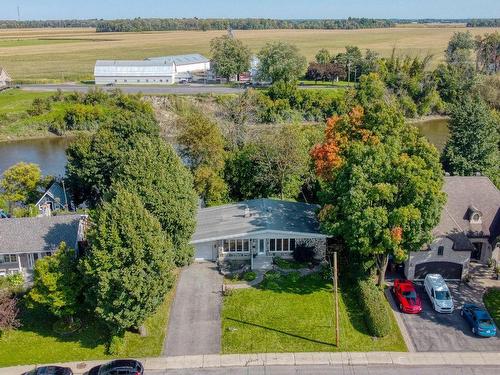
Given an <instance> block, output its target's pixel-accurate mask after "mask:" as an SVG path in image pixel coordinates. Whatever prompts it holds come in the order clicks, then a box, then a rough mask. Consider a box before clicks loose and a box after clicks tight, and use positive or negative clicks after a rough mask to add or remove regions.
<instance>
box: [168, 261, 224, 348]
mask: <svg viewBox="0 0 500 375" xmlns="http://www.w3.org/2000/svg"><path fill="white" fill-rule="evenodd" d="M221 290H222V276H221V275H220V274H219V272H218V270H217V268H216V266H215V263H212V262H204V263H195V264H193V265H191V266H189V267H188V268H186V269H184V270H183V271H182V273H181V276H180V279H179V283H178V285H177V291H176V294H175V299H174V304H173V306H172V310H171V312H170V319H169V324H168V332H167V338H166V340H165V344H164V348H163V354H164V355H167V356H181V355H198V354H218V353H220V350H221V343H220V340H221V319H220V309H221V303H222V295H221Z"/></svg>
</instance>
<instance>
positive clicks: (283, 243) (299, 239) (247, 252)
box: [191, 199, 327, 269]
mask: <svg viewBox="0 0 500 375" xmlns="http://www.w3.org/2000/svg"><path fill="white" fill-rule="evenodd" d="M317 210H318V206H316V205H312V204H306V203H297V202H287V201H280V200H274V199H254V200H249V201H244V202H239V203H235V204H228V205H223V206H217V207H209V208H202V209H200V210H199V212H198V216H197V225H196V231H195V233H194V235H193V237H192V240H191V244H193V245H194V247H195V250H196V253H195V258H196V260H198V261H200V260H208V261H225V260H244V261H248V262H249V263H250V264H251V266H252V268H254V269H255V268H264V267H266V266H268V265H269V264H271V262H272V257H273V256H280V257H284V258H287V257H291V256H292V253H293V250H294V249H295V248H296V247H297V246H301V245H305V246H311V247H314V248H315V251H316V257H317V258H323V257H324V253H325V250H326V238H327V236H326V235H324V234H322V233H321V231H320V229H319V222H318V220H317V218H316V212H317Z"/></svg>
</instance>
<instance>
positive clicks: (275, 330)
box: [222, 274, 407, 353]
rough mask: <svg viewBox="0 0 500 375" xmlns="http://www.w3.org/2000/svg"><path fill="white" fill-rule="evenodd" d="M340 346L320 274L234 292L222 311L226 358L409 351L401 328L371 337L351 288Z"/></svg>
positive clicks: (344, 293) (343, 303)
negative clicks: (256, 355)
mask: <svg viewBox="0 0 500 375" xmlns="http://www.w3.org/2000/svg"><path fill="white" fill-rule="evenodd" d="M341 289H342V290H341V295H340V298H339V307H340V327H341V328H340V332H341V335H340V346H339V347H336V346H335V334H334V331H335V326H334V324H335V323H334V322H335V319H334V302H333V295H332V285H331V283H329V282H327V281H325V280H323V279H322V278H321V277H320V275H319V274H313V275H310V276H306V277H304V278H299V279H297V278H295V279H294V277H293V276H286V277H283V276H282V277H281V278H280V279H279V280H278V281H276V282H267V283H266V282H265V284H264V285H263V286H261V287H260V288H252V289H244V290H237V291H233V292H232V293H231V294H230V295H229V296H226V297H225V298H224V305H223V310H222V316H223V320H222V351H223V353H257V352H313V351H406V350H407V349H406V346H405V344H404V341H403V338H402V336H401V333H400V332H399V328H398V326H397V323H396V321H395V319H394V317H393V315H390V316H388V317H387V319H390V320H391V325H392V332H391V333H390V334H389V335H388V336H387V337H384V338H380V339H375V338H372V337H370V336H369V335H368V333H367V328H366V325H365V322H364V319H363V311H362V310H361V306H360V303H359V301H358V300H357V297H356V295H355V293H354V292H353V290H352V288H351V287H349V286H343V287H342V288H341Z"/></svg>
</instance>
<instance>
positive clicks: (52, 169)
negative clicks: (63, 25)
mask: <svg viewBox="0 0 500 375" xmlns="http://www.w3.org/2000/svg"><path fill="white" fill-rule="evenodd" d="M413 125H415V126H416V127H418V128H419V129H420V131H421V132H422V134H423V135H424V136H425V137H427V139H429V141H431V142H432V143H433V144H434V145H435V146H436V147H437V148H438V149H439V150H442V149H443V147H444V144H445V143H446V140H447V139H448V134H449V132H448V121H447V120H446V119H433V120H427V121H422V122H416V123H414V124H413ZM70 143H71V139H68V138H56V137H54V138H43V139H29V140H23V141H13V142H5V143H0V174H2V173H3V172H4V171H5V170H6V169H7V168H9V167H10V166H12V165H14V164H16V163H19V162H21V161H24V162H27V163H35V164H38V165H39V166H40V168H41V170H42V173H43V174H44V175H52V176H63V175H64V173H65V165H66V154H65V150H66V148H67V147H68V145H69V144H70Z"/></svg>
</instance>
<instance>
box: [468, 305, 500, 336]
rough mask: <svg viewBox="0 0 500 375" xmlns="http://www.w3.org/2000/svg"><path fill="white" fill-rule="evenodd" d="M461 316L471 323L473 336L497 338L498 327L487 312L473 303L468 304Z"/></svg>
mask: <svg viewBox="0 0 500 375" xmlns="http://www.w3.org/2000/svg"><path fill="white" fill-rule="evenodd" d="M460 315H462V316H463V317H464V318H465V320H466V321H467V323H469V325H470V327H471V330H472V333H473V334H475V335H478V336H483V337H493V336H496V334H497V327H496V326H495V323H494V322H493V319H492V318H491V316H490V314H488V312H487V311H486V310H484V309H482V308H480V307H479V306H476V305H474V304H472V303H466V304H465V305H463V307H462V310H461V311H460Z"/></svg>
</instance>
